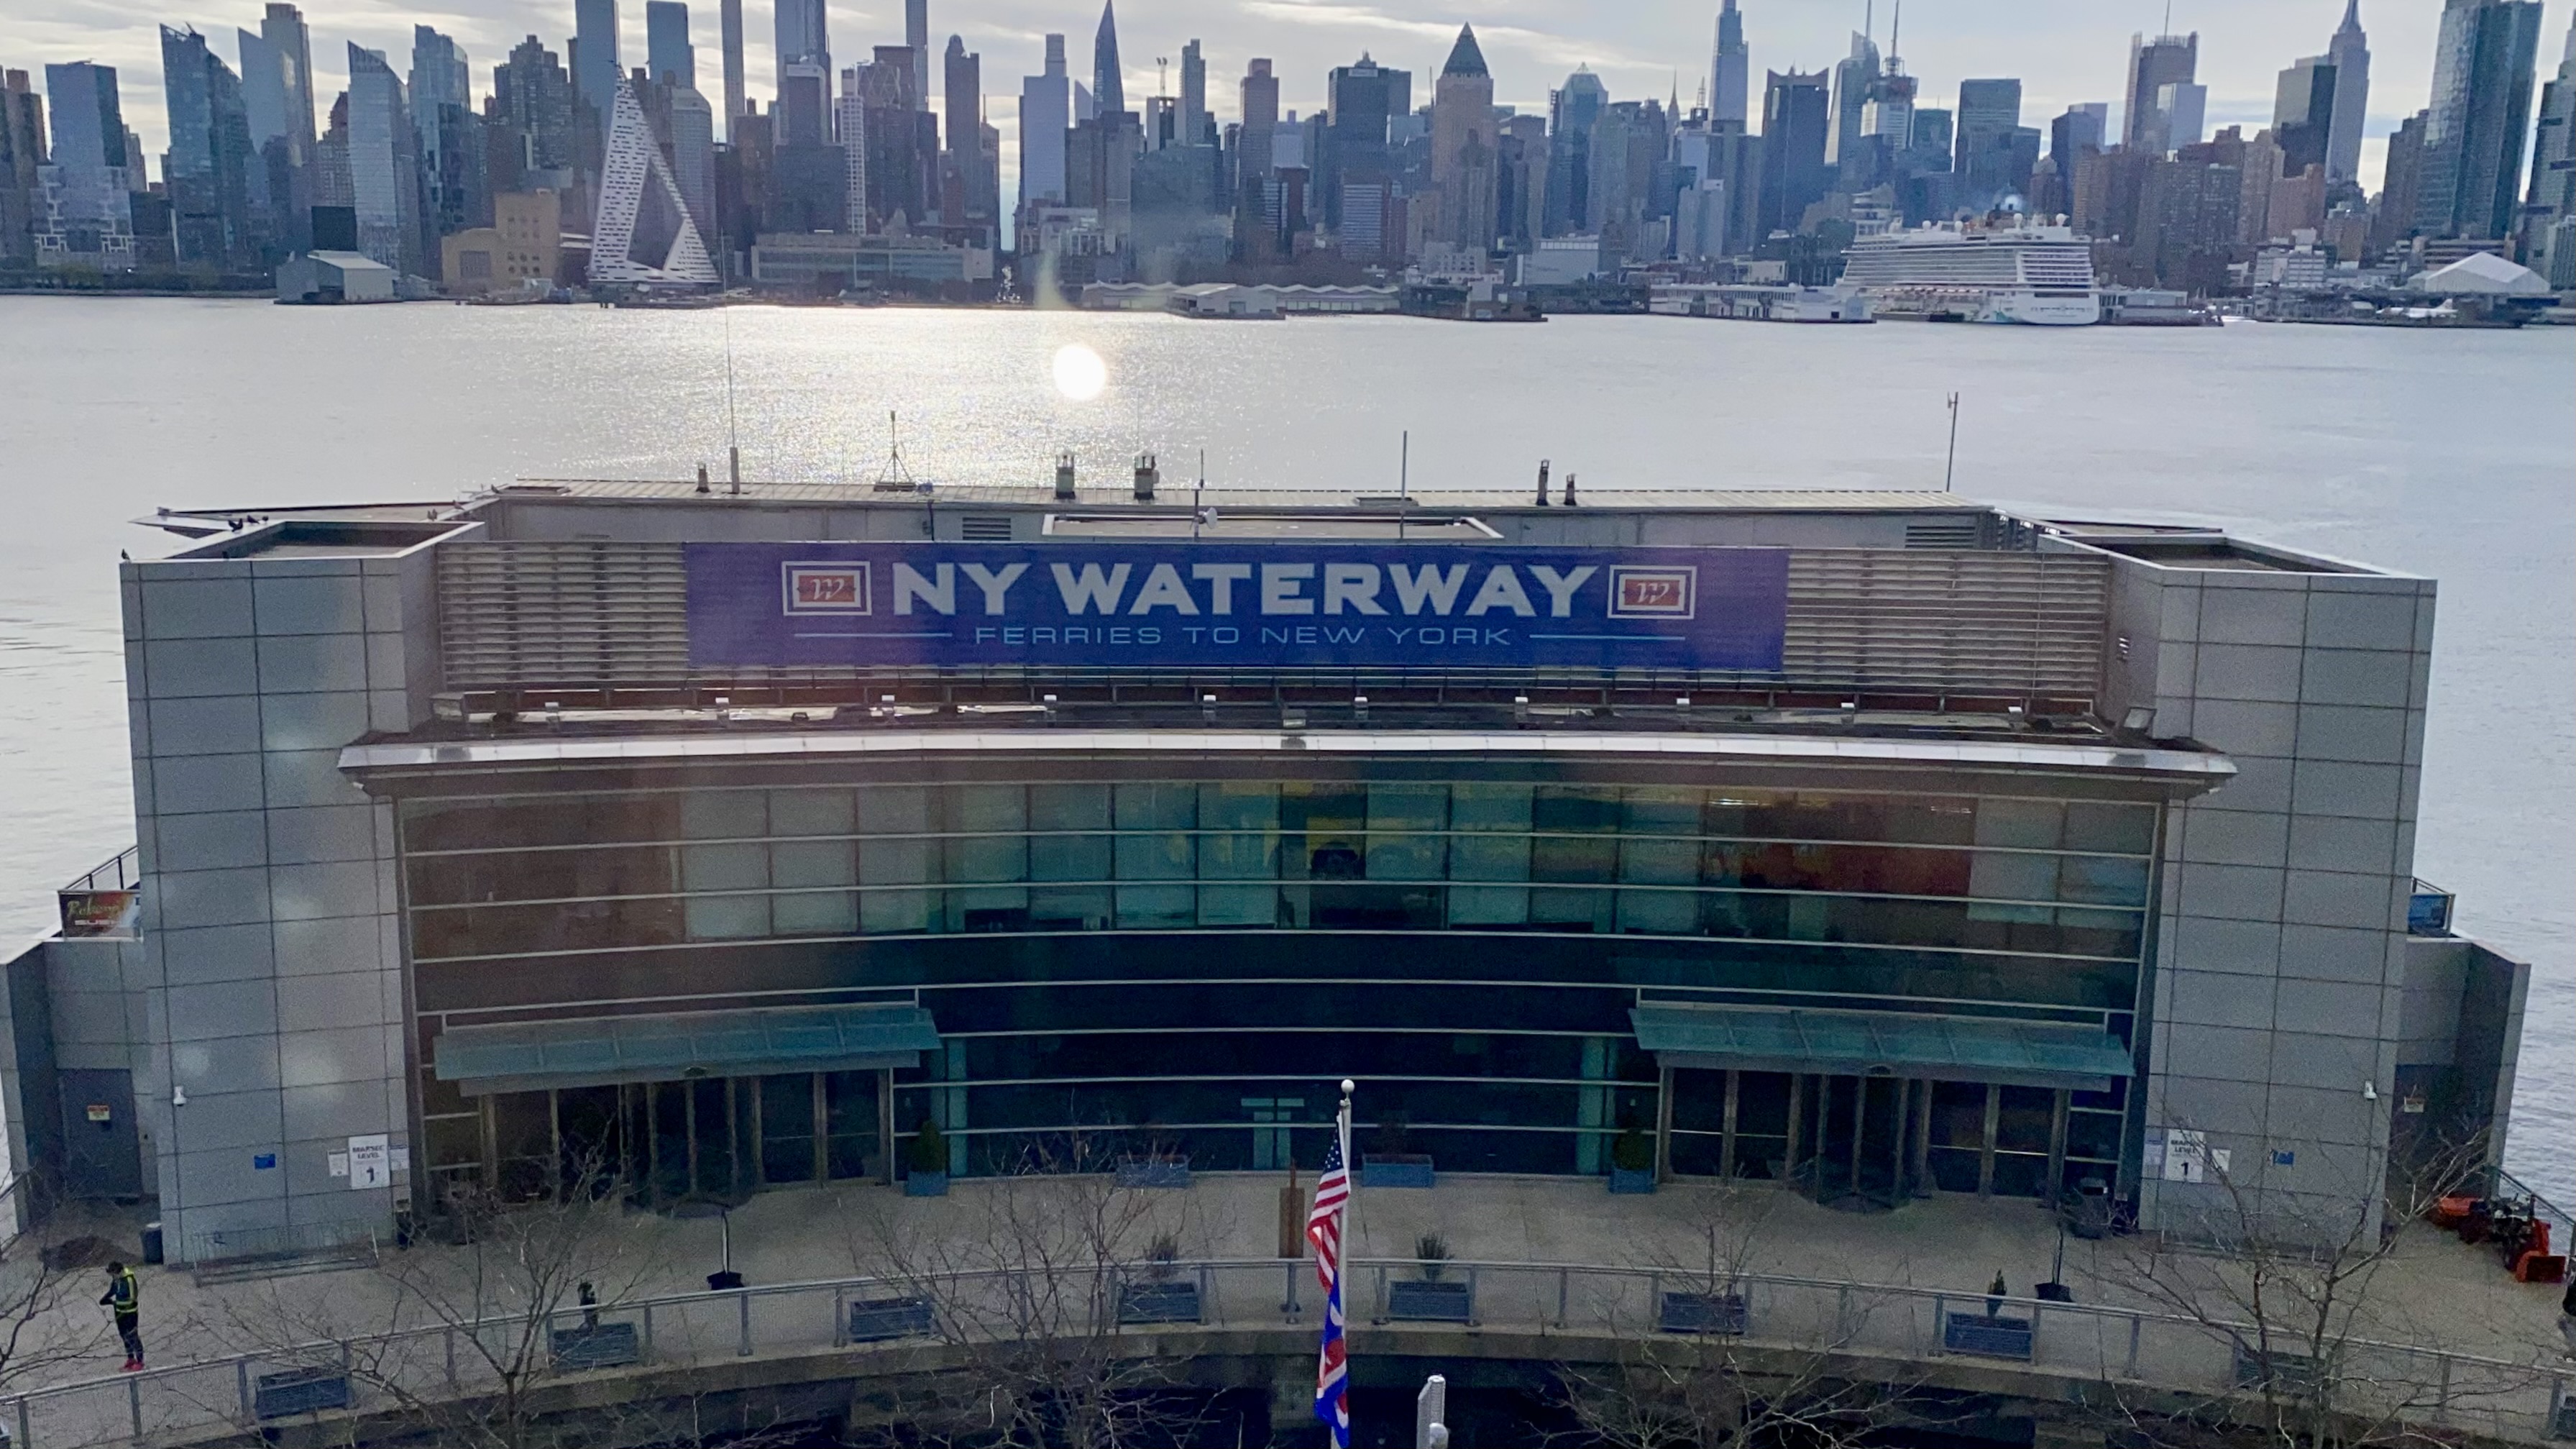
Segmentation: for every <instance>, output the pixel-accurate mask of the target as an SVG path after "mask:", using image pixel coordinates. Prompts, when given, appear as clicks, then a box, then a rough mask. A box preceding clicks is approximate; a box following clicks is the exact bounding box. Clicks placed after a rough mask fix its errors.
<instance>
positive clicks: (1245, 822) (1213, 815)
mask: <svg viewBox="0 0 2576 1449" xmlns="http://www.w3.org/2000/svg"><path fill="white" fill-rule="evenodd" d="M1198 823H1199V828H1200V829H1202V830H1253V831H1267V830H1276V829H1277V828H1279V787H1278V786H1277V785H1273V784H1270V783H1267V782H1265V781H1248V782H1247V781H1224V782H1210V783H1208V784H1204V785H1201V786H1199V820H1198Z"/></svg>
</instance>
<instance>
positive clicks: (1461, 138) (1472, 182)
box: [1431, 25, 1499, 253]
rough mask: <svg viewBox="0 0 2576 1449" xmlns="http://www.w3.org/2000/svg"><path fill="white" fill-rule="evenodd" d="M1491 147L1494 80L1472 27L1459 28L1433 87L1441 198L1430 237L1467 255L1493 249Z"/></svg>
mask: <svg viewBox="0 0 2576 1449" xmlns="http://www.w3.org/2000/svg"><path fill="white" fill-rule="evenodd" d="M1498 160H1499V157H1498V155H1497V153H1496V150H1495V146H1494V76H1493V72H1491V71H1489V70H1487V69H1485V52H1484V51H1483V49H1482V48H1480V47H1479V46H1478V45H1477V44H1476V31H1475V27H1473V26H1469V25H1461V26H1459V27H1458V41H1457V43H1456V44H1455V45H1452V46H1451V47H1450V48H1449V59H1448V60H1447V61H1445V62H1443V63H1442V65H1441V67H1440V76H1439V79H1437V80H1435V81H1433V82H1432V85H1431V187H1432V190H1434V191H1435V192H1437V193H1439V197H1440V202H1439V205H1440V225H1439V228H1438V230H1437V231H1436V232H1435V233H1434V235H1435V236H1436V237H1437V238H1438V239H1439V240H1441V241H1444V242H1447V243H1449V244H1450V245H1451V246H1454V247H1457V248H1459V249H1460V250H1462V251H1467V252H1478V253H1481V252H1485V251H1488V250H1491V249H1492V247H1493V245H1494V215H1495V212H1494V207H1495V190H1494V188H1495V185H1496V180H1497V171H1496V167H1497V163H1498Z"/></svg>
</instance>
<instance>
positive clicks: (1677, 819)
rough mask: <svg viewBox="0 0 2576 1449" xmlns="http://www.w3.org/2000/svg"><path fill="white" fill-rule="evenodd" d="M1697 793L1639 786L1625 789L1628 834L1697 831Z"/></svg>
mask: <svg viewBox="0 0 2576 1449" xmlns="http://www.w3.org/2000/svg"><path fill="white" fill-rule="evenodd" d="M1699 818H1700V792H1699V791H1697V790H1676V789H1667V788H1664V787H1661V786H1652V787H1639V788H1636V789H1632V790H1630V791H1629V792H1628V823H1627V832H1628V833H1629V834H1630V835H1697V834H1699Z"/></svg>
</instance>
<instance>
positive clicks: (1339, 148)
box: [1315, 51, 1413, 228]
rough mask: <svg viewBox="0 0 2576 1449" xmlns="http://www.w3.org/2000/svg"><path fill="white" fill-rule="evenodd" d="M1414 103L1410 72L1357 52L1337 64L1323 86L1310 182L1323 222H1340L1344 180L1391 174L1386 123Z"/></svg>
mask: <svg viewBox="0 0 2576 1449" xmlns="http://www.w3.org/2000/svg"><path fill="white" fill-rule="evenodd" d="M1412 108H1413V77H1412V75H1411V74H1409V73H1407V72H1405V71H1400V70H1392V69H1389V68H1388V67H1386V66H1382V65H1379V64H1378V63H1377V62H1376V61H1374V60H1372V59H1370V58H1369V56H1368V53H1367V52H1365V51H1363V52H1361V54H1360V58H1359V63H1358V64H1356V65H1345V66H1337V67H1335V68H1334V69H1333V72H1332V74H1331V76H1330V77H1329V78H1328V80H1327V82H1326V84H1325V87H1324V143H1323V146H1322V148H1321V149H1322V152H1323V154H1322V155H1321V156H1319V157H1317V158H1316V167H1315V182H1316V188H1317V190H1318V191H1319V192H1320V193H1321V196H1322V201H1323V206H1322V211H1323V214H1324V222H1325V224H1326V225H1327V226H1331V227H1335V228H1338V227H1340V226H1341V224H1342V191H1343V188H1344V187H1345V186H1346V185H1349V184H1353V183H1357V184H1360V185H1368V184H1371V183H1380V192H1379V193H1372V194H1382V192H1383V183H1385V182H1388V181H1390V180H1392V179H1393V174H1394V168H1393V165H1392V162H1391V160H1390V158H1389V157H1388V155H1387V143H1386V136H1387V123H1388V122H1389V121H1391V120H1393V119H1394V118H1395V117H1397V116H1401V115H1405V114H1407V113H1408V112H1410V111H1411V110H1412Z"/></svg>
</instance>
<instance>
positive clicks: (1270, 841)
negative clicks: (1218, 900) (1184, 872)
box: [1199, 833, 1279, 880]
mask: <svg viewBox="0 0 2576 1449" xmlns="http://www.w3.org/2000/svg"><path fill="white" fill-rule="evenodd" d="M1278 877H1279V837H1278V836H1276V835H1252V834H1231V833H1229V834H1223V835H1202V836H1200V837H1199V879H1201V880H1276V879H1278Z"/></svg>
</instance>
